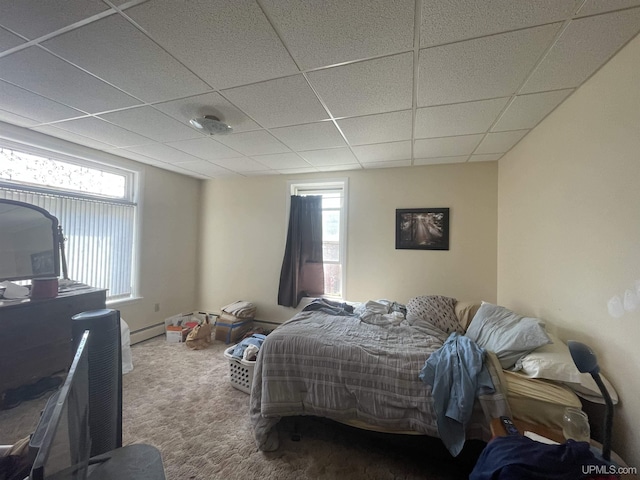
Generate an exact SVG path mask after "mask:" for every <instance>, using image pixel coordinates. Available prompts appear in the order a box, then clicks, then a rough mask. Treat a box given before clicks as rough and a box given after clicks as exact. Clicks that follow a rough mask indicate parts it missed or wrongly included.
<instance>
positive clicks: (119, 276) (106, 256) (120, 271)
mask: <svg viewBox="0 0 640 480" xmlns="http://www.w3.org/2000/svg"><path fill="white" fill-rule="evenodd" d="M46 155H47V156H43V155H38V154H33V153H31V152H20V151H17V150H13V149H8V148H0V198H7V199H11V200H18V201H21V202H26V203H31V204H33V205H37V206H39V207H42V208H44V209H45V210H47V211H49V212H50V213H51V214H52V215H54V216H56V217H57V218H58V221H59V222H60V225H61V226H62V228H63V231H64V236H65V239H66V242H65V252H66V257H67V266H68V274H69V277H70V278H71V279H72V280H75V281H78V282H81V283H85V284H87V285H91V286H92V287H98V288H106V289H108V292H107V298H108V299H109V300H117V299H126V298H130V297H132V296H135V293H136V292H135V282H134V279H135V275H134V264H135V262H134V255H135V251H136V250H135V244H136V228H135V226H136V214H137V211H136V210H137V206H136V203H135V202H134V198H135V197H134V194H135V190H134V189H135V176H134V173H133V172H129V171H125V170H119V169H116V168H112V167H105V166H102V165H99V164H91V163H89V162H87V163H85V162H82V164H80V163H70V162H68V161H65V160H61V159H58V158H50V155H49V154H46Z"/></svg>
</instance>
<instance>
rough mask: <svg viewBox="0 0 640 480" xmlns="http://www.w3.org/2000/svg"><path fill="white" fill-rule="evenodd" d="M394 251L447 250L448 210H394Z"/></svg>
mask: <svg viewBox="0 0 640 480" xmlns="http://www.w3.org/2000/svg"><path fill="white" fill-rule="evenodd" d="M396 249H410V250H449V209H448V208H398V209H396Z"/></svg>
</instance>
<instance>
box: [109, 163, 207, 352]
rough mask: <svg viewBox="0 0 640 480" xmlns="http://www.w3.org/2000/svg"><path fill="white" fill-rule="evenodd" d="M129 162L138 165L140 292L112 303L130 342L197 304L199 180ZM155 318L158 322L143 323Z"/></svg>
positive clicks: (156, 332) (160, 329)
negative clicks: (140, 182) (141, 182)
mask: <svg viewBox="0 0 640 480" xmlns="http://www.w3.org/2000/svg"><path fill="white" fill-rule="evenodd" d="M131 163H132V164H134V163H135V162H131ZM135 166H136V167H137V168H141V169H142V170H143V171H144V190H143V197H142V202H141V205H140V207H141V213H142V215H141V224H140V226H141V229H140V235H141V237H140V245H141V248H140V263H139V264H140V269H139V270H140V279H139V285H140V291H139V292H138V293H139V294H140V297H141V298H139V299H137V300H134V301H132V302H126V303H124V304H117V305H115V306H113V307H112V308H117V309H118V310H120V314H121V316H122V318H124V320H125V321H126V322H127V324H128V325H129V327H130V328H131V331H132V332H134V333H133V334H132V336H131V340H132V342H138V341H141V340H144V339H147V338H150V337H152V336H154V335H159V334H162V333H164V323H163V322H164V319H165V318H167V317H170V316H171V315H175V314H177V313H181V312H190V311H192V310H194V309H195V308H196V307H197V303H196V300H197V277H198V273H199V271H198V261H197V253H198V235H199V226H198V221H199V217H200V186H201V183H202V182H201V181H200V180H197V179H195V178H191V177H186V176H184V175H179V174H176V173H172V172H169V171H167V170H160V169H158V168H155V167H150V166H148V165H142V164H135ZM156 304H159V307H160V309H159V311H158V312H156V311H155V305H156ZM159 323H160V324H162V325H161V326H159V327H155V328H151V329H148V327H150V326H153V325H158V324H159ZM140 330H142V331H140ZM137 331H140V332H138V333H136V332H137Z"/></svg>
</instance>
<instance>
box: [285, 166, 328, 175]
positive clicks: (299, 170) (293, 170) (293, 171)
mask: <svg viewBox="0 0 640 480" xmlns="http://www.w3.org/2000/svg"><path fill="white" fill-rule="evenodd" d="M318 171H319V170H318V169H317V168H316V167H302V168H283V169H281V170H278V173H282V174H283V175H296V174H299V173H314V172H318Z"/></svg>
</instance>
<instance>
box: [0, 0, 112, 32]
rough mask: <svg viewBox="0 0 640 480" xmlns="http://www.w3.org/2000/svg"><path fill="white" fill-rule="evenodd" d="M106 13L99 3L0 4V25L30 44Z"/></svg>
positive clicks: (33, 0) (26, 0) (6, 0)
mask: <svg viewBox="0 0 640 480" xmlns="http://www.w3.org/2000/svg"><path fill="white" fill-rule="evenodd" d="M108 9H109V7H108V5H106V4H105V3H103V2H101V1H100V0H46V1H42V0H19V1H15V0H1V1H0V12H2V16H1V17H0V23H1V24H2V25H3V26H4V27H7V28H9V29H11V30H13V31H14V32H17V33H19V34H20V35H24V36H25V37H27V38H29V39H31V40H33V39H34V38H38V37H41V36H42V35H45V34H47V33H51V32H55V31H56V30H59V29H61V28H63V27H66V26H68V25H72V24H74V23H76V22H78V21H80V20H83V19H85V18H87V17H90V16H92V15H95V14H98V13H101V12H104V11H105V10H108Z"/></svg>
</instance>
